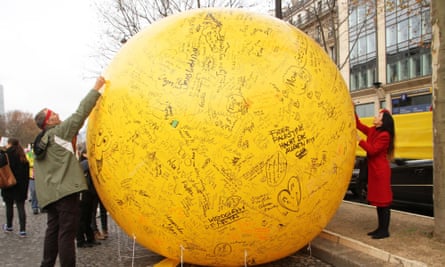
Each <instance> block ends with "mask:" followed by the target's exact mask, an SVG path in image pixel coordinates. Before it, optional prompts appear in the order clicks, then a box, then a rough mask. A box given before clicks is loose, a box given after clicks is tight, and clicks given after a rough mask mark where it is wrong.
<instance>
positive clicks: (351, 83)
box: [285, 0, 432, 117]
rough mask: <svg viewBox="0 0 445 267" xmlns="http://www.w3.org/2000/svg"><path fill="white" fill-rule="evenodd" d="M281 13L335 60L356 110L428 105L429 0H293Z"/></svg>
mask: <svg viewBox="0 0 445 267" xmlns="http://www.w3.org/2000/svg"><path fill="white" fill-rule="evenodd" d="M314 10H320V11H323V12H320V13H318V15H317V13H314ZM308 14H310V15H308ZM285 15H286V16H285V19H286V20H288V21H289V22H290V23H292V24H293V25H295V26H296V27H298V28H300V29H302V30H303V31H305V32H306V33H307V34H309V35H310V36H311V37H313V38H314V39H315V40H316V41H317V42H319V43H320V44H321V45H322V46H323V47H324V48H325V50H326V52H327V53H328V54H329V55H330V56H331V57H332V59H333V60H334V62H336V63H337V66H339V69H340V71H341V73H342V75H343V78H344V80H345V82H346V83H347V85H348V88H349V90H350V93H351V96H352V99H353V101H354V103H355V104H356V111H357V113H358V114H359V116H361V117H369V116H374V114H375V113H376V112H377V111H378V110H379V109H380V108H387V109H389V110H391V111H392V112H393V113H394V114H404V113H412V112H426V111H429V110H430V108H431V103H432V90H431V73H432V61H431V50H430V47H431V41H432V34H431V22H430V20H431V16H430V0H348V1H335V0H294V1H292V5H291V7H290V8H289V10H287V11H286V12H285ZM334 17H335V21H334V20H333V18H334ZM302 18H304V19H302ZM300 21H304V23H299V22H300ZM309 21H312V22H309ZM320 32H322V33H324V36H325V37H328V38H327V39H328V40H326V39H324V40H321V39H320V38H319V37H320V34H319V33H320ZM326 44H328V45H326ZM326 47H328V49H326Z"/></svg>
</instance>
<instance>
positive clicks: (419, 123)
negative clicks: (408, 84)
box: [357, 112, 433, 159]
mask: <svg viewBox="0 0 445 267" xmlns="http://www.w3.org/2000/svg"><path fill="white" fill-rule="evenodd" d="M393 118H394V123H395V127H396V144H395V146H396V148H395V158H405V159H432V158H433V118H432V112H419V113H409V114H397V115H393ZM360 120H361V121H362V123H363V124H365V125H368V126H372V121H373V120H374V118H373V117H367V118H361V119H360ZM360 134H361V133H360ZM365 155H366V152H365V151H364V150H363V149H362V148H361V147H359V146H357V156H365Z"/></svg>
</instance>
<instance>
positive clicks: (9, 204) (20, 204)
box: [4, 199, 26, 232]
mask: <svg viewBox="0 0 445 267" xmlns="http://www.w3.org/2000/svg"><path fill="white" fill-rule="evenodd" d="M4 201H5V207H6V226H8V227H12V220H13V218H14V202H15V205H16V206H17V212H18V214H19V223H20V231H23V232H25V231H26V212H25V200H21V201H14V200H12V199H7V200H4Z"/></svg>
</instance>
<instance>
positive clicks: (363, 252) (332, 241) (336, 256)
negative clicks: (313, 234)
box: [311, 230, 427, 267]
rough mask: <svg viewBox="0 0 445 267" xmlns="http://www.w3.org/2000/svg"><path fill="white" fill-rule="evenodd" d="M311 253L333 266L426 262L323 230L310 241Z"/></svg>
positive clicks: (414, 266)
mask: <svg viewBox="0 0 445 267" xmlns="http://www.w3.org/2000/svg"><path fill="white" fill-rule="evenodd" d="M311 246H312V254H313V255H314V256H315V257H317V258H319V259H321V260H323V261H326V262H328V263H330V264H333V265H334V266H344V267H349V266H351V267H355V266H406V267H427V264H425V263H423V262H420V261H415V260H410V259H406V258H403V257H400V256H397V255H394V254H391V253H389V252H387V251H384V250H381V249H379V248H376V247H373V246H370V245H367V244H365V243H363V242H360V241H357V240H354V239H351V238H348V237H344V236H342V235H339V234H336V233H334V232H331V231H328V230H323V231H322V232H321V233H320V234H319V235H318V237H317V238H315V239H314V240H313V241H312V242H311ZM365 263H366V264H365Z"/></svg>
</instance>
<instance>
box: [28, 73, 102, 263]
mask: <svg viewBox="0 0 445 267" xmlns="http://www.w3.org/2000/svg"><path fill="white" fill-rule="evenodd" d="M104 84H105V79H104V78H103V77H99V78H97V80H96V83H95V85H94V88H93V89H92V90H91V91H90V92H89V93H88V94H87V96H86V97H85V98H84V99H83V100H82V101H81V103H80V105H79V107H78V108H77V110H76V112H75V113H73V114H72V115H71V116H70V117H68V118H67V119H66V120H64V121H61V120H60V119H59V115H58V114H57V113H55V112H53V111H52V110H50V109H48V108H44V109H43V110H41V111H40V112H39V113H37V114H36V116H35V118H34V120H35V122H36V124H37V126H38V127H39V128H40V129H42V133H43V135H42V136H41V138H40V139H39V140H38V141H36V142H35V144H34V154H35V161H34V174H35V183H36V192H37V199H38V200H39V205H40V207H41V208H42V209H43V210H44V211H46V212H47V216H48V218H47V229H46V233H45V240H44V248H43V260H42V263H41V266H42V267H47V266H48V267H49V266H51V267H53V266H54V265H55V262H56V258H57V255H59V262H60V265H61V266H62V267H68V266H70V267H71V266H72V267H74V266H76V249H75V242H74V240H75V237H76V231H77V227H78V221H79V212H80V210H79V192H81V191H84V190H87V189H88V187H87V183H86V180H85V177H84V174H83V171H82V168H81V167H80V164H79V161H78V160H77V157H76V152H75V145H74V144H75V139H76V137H77V134H78V132H79V130H80V129H81V128H82V126H83V124H84V122H85V120H86V119H87V117H88V115H89V114H90V112H91V111H92V110H93V108H94V106H95V105H96V102H97V100H98V99H99V97H100V95H101V94H100V92H99V90H100V89H101V88H102V86H103V85H104Z"/></svg>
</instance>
